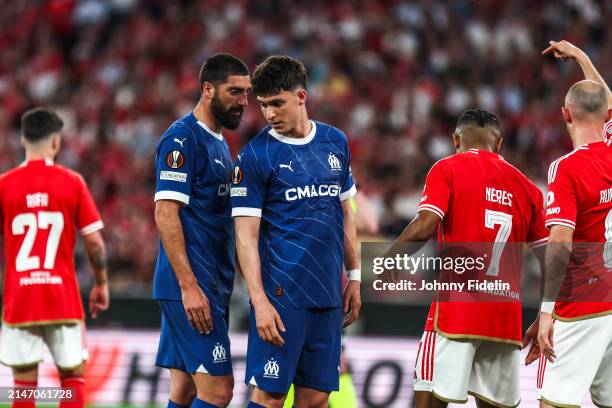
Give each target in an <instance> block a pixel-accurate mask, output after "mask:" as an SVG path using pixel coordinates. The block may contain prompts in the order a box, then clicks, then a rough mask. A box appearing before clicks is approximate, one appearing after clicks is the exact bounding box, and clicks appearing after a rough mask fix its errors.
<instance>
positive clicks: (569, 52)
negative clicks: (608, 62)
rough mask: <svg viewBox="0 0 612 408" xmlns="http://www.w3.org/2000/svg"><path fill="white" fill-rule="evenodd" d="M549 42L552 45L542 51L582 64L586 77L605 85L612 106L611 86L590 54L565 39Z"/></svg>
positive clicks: (609, 103)
mask: <svg viewBox="0 0 612 408" xmlns="http://www.w3.org/2000/svg"><path fill="white" fill-rule="evenodd" d="M549 44H550V46H549V47H548V48H546V49H545V50H544V51H542V54H550V53H553V55H554V56H555V57H556V58H559V59H561V60H564V61H565V60H567V59H573V60H575V61H576V62H577V63H578V65H579V66H580V69H582V72H583V74H584V77H585V79H590V80H592V81H595V82H598V83H600V84H601V86H603V87H604V89H605V90H606V95H607V96H608V107H612V92H610V88H609V87H608V85H607V84H606V81H605V80H604V79H603V77H602V76H601V74H600V73H599V71H597V68H595V65H593V62H592V61H591V59H590V58H589V56H588V55H587V54H586V53H585V52H584V51H582V50H581V49H580V48H578V47H576V46H575V45H574V44H572V43H570V42H568V41H565V40H562V41H559V42H557V41H549Z"/></svg>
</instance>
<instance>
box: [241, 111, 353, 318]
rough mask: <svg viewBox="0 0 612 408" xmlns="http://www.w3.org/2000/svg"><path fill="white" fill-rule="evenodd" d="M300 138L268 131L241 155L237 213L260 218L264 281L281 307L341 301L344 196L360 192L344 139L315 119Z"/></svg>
mask: <svg viewBox="0 0 612 408" xmlns="http://www.w3.org/2000/svg"><path fill="white" fill-rule="evenodd" d="M311 123H312V125H313V126H312V131H311V132H310V133H309V134H308V136H307V137H305V138H302V139H298V138H290V137H286V136H282V135H280V134H278V133H276V132H275V131H274V130H273V129H271V128H270V127H266V128H264V129H263V130H262V131H261V132H260V133H259V134H258V135H257V136H256V137H255V138H254V139H253V140H252V141H251V142H250V143H249V144H248V145H247V146H246V147H245V148H244V149H243V150H242V152H241V153H240V154H239V155H238V160H237V161H236V166H235V167H234V171H233V174H232V190H231V196H232V215H233V216H234V217H236V216H256V217H261V229H260V236H259V254H260V258H261V276H262V281H263V286H264V289H265V291H266V294H267V296H268V298H269V299H270V301H271V302H272V303H273V304H275V305H281V306H282V307H295V308H312V307H339V306H341V305H342V264H343V259H344V256H343V255H344V226H343V212H342V205H341V201H343V200H347V199H348V198H350V197H351V196H353V195H354V194H355V192H356V189H355V185H354V183H353V177H352V174H351V169H350V154H349V148H348V142H347V139H346V136H345V135H344V134H343V133H342V132H341V131H339V130H338V129H336V128H334V127H332V126H330V125H327V124H324V123H320V122H311Z"/></svg>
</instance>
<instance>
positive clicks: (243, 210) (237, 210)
mask: <svg viewBox="0 0 612 408" xmlns="http://www.w3.org/2000/svg"><path fill="white" fill-rule="evenodd" d="M243 216H245V217H259V218H261V208H254V207H234V208H232V217H243Z"/></svg>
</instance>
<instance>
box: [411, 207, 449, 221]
mask: <svg viewBox="0 0 612 408" xmlns="http://www.w3.org/2000/svg"><path fill="white" fill-rule="evenodd" d="M424 210H427V211H431V212H432V213H434V214H436V215H437V216H438V217H440V219H444V211H442V210H441V209H439V208H438V207H436V206H435V205H431V204H422V205H419V207H418V208H417V214H418V213H420V212H421V211H424Z"/></svg>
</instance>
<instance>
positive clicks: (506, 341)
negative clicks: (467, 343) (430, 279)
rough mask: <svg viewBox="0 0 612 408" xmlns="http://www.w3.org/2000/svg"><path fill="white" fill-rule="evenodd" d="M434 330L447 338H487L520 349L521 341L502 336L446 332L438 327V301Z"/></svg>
mask: <svg viewBox="0 0 612 408" xmlns="http://www.w3.org/2000/svg"><path fill="white" fill-rule="evenodd" d="M434 331H435V332H436V333H438V334H440V335H441V336H444V337H446V338H448V339H451V340H455V339H468V340H487V341H494V342H496V343H503V344H510V345H513V346H517V347H518V348H519V349H522V347H523V342H522V341H519V340H510V339H504V338H503V337H493V336H483V335H480V334H468V333H446V332H445V331H443V330H442V329H440V328H439V327H438V302H436V315H435V316H434Z"/></svg>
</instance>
